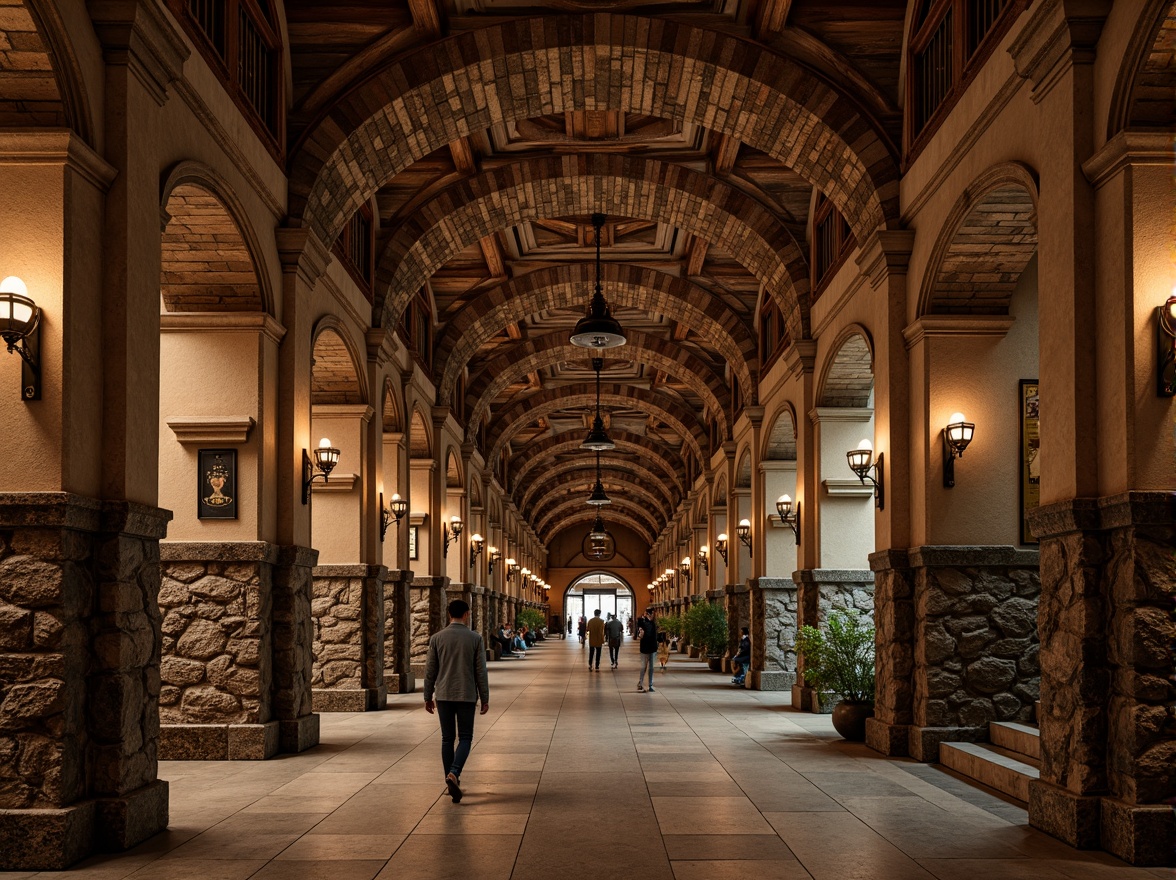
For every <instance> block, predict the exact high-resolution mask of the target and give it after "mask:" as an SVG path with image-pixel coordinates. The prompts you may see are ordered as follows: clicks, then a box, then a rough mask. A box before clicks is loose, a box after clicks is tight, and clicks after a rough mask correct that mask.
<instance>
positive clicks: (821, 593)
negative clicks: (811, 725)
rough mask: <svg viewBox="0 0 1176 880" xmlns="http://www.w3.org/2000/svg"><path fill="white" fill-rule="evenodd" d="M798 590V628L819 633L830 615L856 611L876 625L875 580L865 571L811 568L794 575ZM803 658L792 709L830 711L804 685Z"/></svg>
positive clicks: (800, 660) (802, 658)
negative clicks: (835, 612) (805, 628)
mask: <svg viewBox="0 0 1176 880" xmlns="http://www.w3.org/2000/svg"><path fill="white" fill-rule="evenodd" d="M792 579H793V581H795V582H796V587H797V599H796V608H797V627H798V628H799V627H801V626H812V627H816V628H818V629H820V628H821V627H822V626H823V625H824V623H825V621H826V620H827V619H828V617H829V612H830V611H849V610H856V611H858V612H860V614H861V616H862V617H864V618H867V620H868V622H869V623H870V624H871V625H873V619H874V578H873V575H872V574H871V573H870V572H869V571H868V570H865V569H861V570H859V569H835V568H810V569H802V570H801V571H795V572H793V573H792ZM803 675H804V655H803V654H800V655H799V656H798V657H797V680H796V683H795V684H793V686H792V705H793V706H794V707H796V708H797V709H801V710H804V711H811V712H820V711H823V710H831V709H832V706H831V705H829V706H823V704H822V702H821V701H820V700H819V699H818V696H817V694H816V693H815V692H814V690H813V689H812V688H811V687H809V686H808V685H807V684H805V683H804V681H803Z"/></svg>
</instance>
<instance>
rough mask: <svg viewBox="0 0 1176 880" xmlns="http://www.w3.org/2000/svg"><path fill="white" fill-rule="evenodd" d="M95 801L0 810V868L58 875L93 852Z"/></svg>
mask: <svg viewBox="0 0 1176 880" xmlns="http://www.w3.org/2000/svg"><path fill="white" fill-rule="evenodd" d="M97 806H98V805H97V804H96V803H94V801H86V802H84V803H80V804H74V805H73V806H70V807H65V808H63V809H43V810H2V809H0V864H2V865H3V866H4V867H5V868H6V869H7V870H10V871H59V870H61V869H63V868H68V867H69V866H70V865H72V864H73V863H74V862H76V861H79V860H81V859H83V858H85V857H86V856H87V855H89V854H90V853H92V852H94V850H95V836H96V835H95V825H96V816H97V813H98V810H97Z"/></svg>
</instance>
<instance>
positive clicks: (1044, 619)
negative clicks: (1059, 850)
mask: <svg viewBox="0 0 1176 880" xmlns="http://www.w3.org/2000/svg"><path fill="white" fill-rule="evenodd" d="M1173 499H1174V496H1173V494H1172V493H1170V492H1131V493H1127V494H1123V495H1119V496H1114V497H1110V498H1101V499H1098V500H1094V499H1084V498H1080V499H1076V500H1073V501H1068V502H1062V503H1060V504H1052V505H1048V506H1045V507H1040V508H1038V509H1037V510H1036V511H1033V512H1032V513H1030V515H1029V518H1030V524H1031V526H1032V528H1033V532H1034V534H1036V535H1037V536H1038V537H1039V538H1040V539H1041V609H1040V613H1039V618H1038V619H1039V626H1040V634H1041V715H1040V717H1039V719H1038V720H1039V723H1040V725H1041V778H1040V780H1035V781H1033V782H1031V783H1030V788H1029V822H1030V824H1032V825H1033V826H1034V827H1036V828H1040V829H1042V830H1043V831H1046V832H1048V833H1049V834H1052V835H1054V836H1055V837H1059V838H1061V839H1062V840H1064V841H1066V842H1067V843H1069V844H1070V845H1072V846H1079V847H1095V846H1101V847H1102V848H1103V849H1106V850H1107V851H1109V852H1111V853H1114V854H1115V855H1117V856H1119V857H1120V858H1122V859H1125V860H1127V861H1129V862H1132V863H1133V864H1138V865H1170V864H1172V861H1171V859H1172V853H1173V852H1174V851H1176V814H1174V813H1173V810H1172V806H1171V803H1172V800H1171V799H1172V798H1173V796H1174V795H1176V727H1174V725H1173V721H1172V693H1173V690H1172V688H1173V684H1172V682H1173V681H1174V680H1176V655H1174V654H1173V651H1172V645H1173V641H1174V639H1176V554H1174V553H1173V547H1176V501H1174V500H1173Z"/></svg>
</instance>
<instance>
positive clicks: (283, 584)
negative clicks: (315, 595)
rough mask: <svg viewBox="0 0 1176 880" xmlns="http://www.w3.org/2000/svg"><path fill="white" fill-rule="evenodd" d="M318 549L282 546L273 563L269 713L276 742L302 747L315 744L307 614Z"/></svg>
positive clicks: (311, 633)
mask: <svg viewBox="0 0 1176 880" xmlns="http://www.w3.org/2000/svg"><path fill="white" fill-rule="evenodd" d="M316 562H318V551H317V550H311V549H310V548H309V547H297V546H295V547H282V548H280V549H279V551H278V558H277V561H276V563H275V564H274V714H275V716H276V717H277V719H278V747H279V748H280V749H281V750H282V751H283V752H302V751H305V750H306V749H309V748H311V747H312V746H317V745H318V743H319V717H318V715H315V714H314V711H313V696H312V693H311V685H310V683H311V678H312V676H313V665H314V648H313V641H314V625H313V622H312V619H311V615H310V607H311V606H310V597H311V591H312V583H313V571H314V566H315V563H316Z"/></svg>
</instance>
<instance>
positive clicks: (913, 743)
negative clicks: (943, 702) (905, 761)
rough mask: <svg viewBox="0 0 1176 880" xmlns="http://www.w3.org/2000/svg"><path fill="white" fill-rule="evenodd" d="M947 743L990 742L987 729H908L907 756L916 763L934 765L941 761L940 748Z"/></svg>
mask: <svg viewBox="0 0 1176 880" xmlns="http://www.w3.org/2000/svg"><path fill="white" fill-rule="evenodd" d="M945 742H971V743H978V742H988V728H987V727H919V726H918V725H915V724H912V725H911V726H910V727H908V728H907V752H906V753H907V754H908V755H909V756H910V757H912V758H914V759H915V760H916V761H926V762H927V763H928V764H934V763H936V762H937V761H938V760H939V746H940V744H941V743H945Z"/></svg>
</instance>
